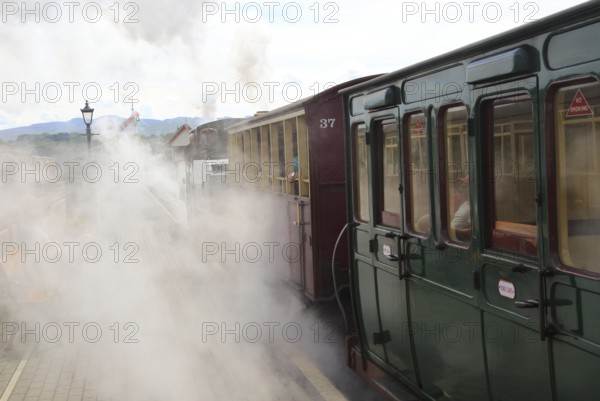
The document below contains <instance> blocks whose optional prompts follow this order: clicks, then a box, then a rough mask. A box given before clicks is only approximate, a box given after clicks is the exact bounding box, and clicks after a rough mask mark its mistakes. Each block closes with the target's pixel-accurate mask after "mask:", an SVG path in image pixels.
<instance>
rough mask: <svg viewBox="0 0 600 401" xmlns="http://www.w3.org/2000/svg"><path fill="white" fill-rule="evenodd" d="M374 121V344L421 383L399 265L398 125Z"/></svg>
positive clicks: (392, 118)
mask: <svg viewBox="0 0 600 401" xmlns="http://www.w3.org/2000/svg"><path fill="white" fill-rule="evenodd" d="M371 118H372V120H371V121H372V122H371V132H372V135H371V137H372V139H373V140H372V144H373V147H374V149H373V153H372V154H373V155H374V158H373V166H372V168H373V174H372V175H371V176H370V177H371V178H372V179H373V183H372V185H371V187H372V191H373V200H374V210H375V215H374V219H373V220H374V224H373V234H372V249H371V251H373V273H374V275H375V282H376V284H377V304H378V308H379V319H380V325H381V331H380V332H378V333H374V336H375V339H374V341H375V342H376V343H380V344H383V348H384V351H385V358H386V362H387V364H388V365H390V366H391V367H393V368H395V369H396V370H398V371H399V372H401V373H402V374H404V375H405V376H406V377H408V378H409V379H411V380H412V381H413V382H415V383H416V381H417V380H416V374H415V367H414V363H413V356H412V349H411V342H410V337H409V330H408V327H409V318H408V308H407V303H406V298H407V292H406V282H405V281H404V280H403V276H402V274H401V267H400V266H401V263H402V258H403V256H402V250H401V245H400V238H401V233H402V215H401V201H400V160H401V159H400V135H399V132H400V130H399V121H398V118H397V116H396V115H395V114H390V112H389V111H386V112H379V113H371Z"/></svg>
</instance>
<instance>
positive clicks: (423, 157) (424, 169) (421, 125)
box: [407, 113, 431, 234]
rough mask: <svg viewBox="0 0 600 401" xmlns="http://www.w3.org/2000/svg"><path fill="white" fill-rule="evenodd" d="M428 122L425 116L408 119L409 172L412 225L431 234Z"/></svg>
mask: <svg viewBox="0 0 600 401" xmlns="http://www.w3.org/2000/svg"><path fill="white" fill-rule="evenodd" d="M426 133H427V121H426V120H425V114H423V113H418V114H412V115H410V116H409V117H408V136H407V138H408V149H409V152H408V157H409V160H408V169H407V170H408V171H407V173H408V174H409V177H408V179H409V181H410V186H409V187H410V223H411V226H412V229H413V230H414V231H415V232H417V233H421V234H429V230H430V228H431V223H430V216H429V180H428V177H429V163H428V161H427V135H426Z"/></svg>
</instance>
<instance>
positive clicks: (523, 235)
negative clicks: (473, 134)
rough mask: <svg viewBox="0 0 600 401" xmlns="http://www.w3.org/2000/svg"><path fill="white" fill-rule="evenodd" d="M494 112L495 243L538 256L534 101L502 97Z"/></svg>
mask: <svg viewBox="0 0 600 401" xmlns="http://www.w3.org/2000/svg"><path fill="white" fill-rule="evenodd" d="M490 112H491V113H490V115H491V125H490V126H489V127H490V128H489V129H490V130H491V131H492V132H491V136H492V139H491V147H492V149H491V150H492V154H491V157H492V160H493V164H492V165H491V166H490V167H491V168H490V169H489V174H490V176H489V180H490V182H493V188H492V192H493V195H492V202H493V205H492V208H491V210H492V213H493V214H492V216H491V220H492V221H491V226H492V235H491V245H492V246H493V247H495V248H500V249H505V250H509V251H512V252H516V253H520V254H524V255H528V256H536V254H537V224H536V203H535V162H534V149H533V117H532V102H531V99H528V98H524V97H523V96H520V97H518V98H512V99H499V100H496V101H495V102H493V103H492V104H491V110H490Z"/></svg>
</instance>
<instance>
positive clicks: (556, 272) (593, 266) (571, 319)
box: [545, 78, 600, 401]
mask: <svg viewBox="0 0 600 401" xmlns="http://www.w3.org/2000/svg"><path fill="white" fill-rule="evenodd" d="M546 102H547V103H546V105H547V107H548V110H549V112H548V114H547V116H546V122H547V124H548V126H549V129H548V146H547V155H548V159H549V163H548V174H547V176H548V196H547V197H548V216H549V223H550V224H549V226H550V228H549V230H550V256H551V257H550V260H549V263H548V266H547V267H548V278H547V279H546V288H545V294H546V305H545V306H546V312H547V319H548V323H547V334H548V335H549V337H550V344H551V345H552V355H553V360H554V373H555V382H556V393H557V397H556V398H557V400H559V401H582V400H591V399H597V398H598V383H597V378H598V372H600V323H599V322H600V318H599V317H598V316H599V314H598V310H599V308H600V117H599V116H600V83H598V81H597V78H593V79H592V78H590V79H579V80H575V81H573V80H571V81H569V82H566V83H559V84H555V85H554V86H553V87H552V88H551V89H550V90H549V91H548V96H547V98H546Z"/></svg>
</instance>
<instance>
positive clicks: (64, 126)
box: [0, 116, 204, 141]
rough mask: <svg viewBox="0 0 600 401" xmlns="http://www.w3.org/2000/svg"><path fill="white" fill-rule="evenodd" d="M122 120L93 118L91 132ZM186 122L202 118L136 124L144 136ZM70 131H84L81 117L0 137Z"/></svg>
mask: <svg viewBox="0 0 600 401" xmlns="http://www.w3.org/2000/svg"><path fill="white" fill-rule="evenodd" d="M123 121H125V118H122V117H118V116H102V117H98V118H94V121H93V122H92V132H94V133H99V134H101V133H102V131H104V130H108V129H114V128H118V127H119V126H120V125H121V124H122V123H123ZM186 122H187V124H188V125H189V126H190V127H192V128H195V127H196V126H197V125H200V124H202V123H203V122H204V120H203V118H202V117H175V118H169V119H166V120H153V119H144V118H142V119H141V120H140V121H139V122H138V124H137V133H138V134H139V135H145V136H148V135H163V134H169V133H172V132H175V131H176V130H177V128H178V127H179V126H181V125H183V124H184V123H186ZM72 132H80V133H84V132H85V124H84V123H83V120H82V119H81V118H73V119H71V120H69V121H56V122H49V123H40V124H33V125H29V126H27V127H17V128H10V129H5V130H0V139H2V140H4V141H13V140H15V139H17V137H18V136H19V135H26V134H33V135H35V134H59V133H72Z"/></svg>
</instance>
